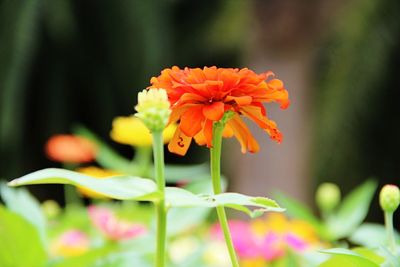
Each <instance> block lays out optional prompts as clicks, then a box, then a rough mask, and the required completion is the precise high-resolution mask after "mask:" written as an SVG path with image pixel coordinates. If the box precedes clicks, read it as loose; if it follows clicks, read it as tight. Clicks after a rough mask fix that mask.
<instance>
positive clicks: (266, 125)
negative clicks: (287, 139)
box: [240, 106, 282, 143]
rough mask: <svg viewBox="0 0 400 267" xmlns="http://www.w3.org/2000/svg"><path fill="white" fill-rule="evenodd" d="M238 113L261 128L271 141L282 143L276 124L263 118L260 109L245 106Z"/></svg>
mask: <svg viewBox="0 0 400 267" xmlns="http://www.w3.org/2000/svg"><path fill="white" fill-rule="evenodd" d="M240 111H242V113H243V114H244V115H245V116H246V117H248V118H250V119H251V120H253V121H254V122H255V123H257V125H258V126H260V127H261V128H263V129H264V130H265V131H266V132H267V133H268V134H269V136H270V137H271V139H273V140H275V141H277V142H278V143H281V142H282V134H281V133H280V131H279V130H278V128H277V126H276V123H275V122H274V121H272V120H270V119H268V118H267V117H266V116H264V115H263V114H262V110H261V108H260V107H255V106H246V107H242V108H241V109H240Z"/></svg>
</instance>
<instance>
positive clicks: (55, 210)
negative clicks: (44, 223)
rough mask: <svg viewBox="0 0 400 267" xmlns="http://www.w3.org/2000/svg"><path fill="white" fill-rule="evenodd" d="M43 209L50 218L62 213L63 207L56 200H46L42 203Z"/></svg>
mask: <svg viewBox="0 0 400 267" xmlns="http://www.w3.org/2000/svg"><path fill="white" fill-rule="evenodd" d="M42 210H43V212H44V214H45V215H46V216H47V217H48V218H51V219H52V218H55V217H57V216H58V215H59V214H60V213H61V208H60V206H59V205H58V203H57V202H56V201H54V200H46V201H45V202H43V203H42Z"/></svg>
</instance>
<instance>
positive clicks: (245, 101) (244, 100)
mask: <svg viewBox="0 0 400 267" xmlns="http://www.w3.org/2000/svg"><path fill="white" fill-rule="evenodd" d="M225 100H226V101H227V102H228V101H235V102H236V103H237V104H238V105H239V106H244V105H250V104H251V102H252V101H253V98H252V97H251V96H230V95H228V96H227V97H226V98H225Z"/></svg>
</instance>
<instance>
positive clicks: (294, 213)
mask: <svg viewBox="0 0 400 267" xmlns="http://www.w3.org/2000/svg"><path fill="white" fill-rule="evenodd" d="M275 198H276V199H277V201H278V202H279V203H280V204H281V205H282V206H283V207H285V209H286V211H287V213H288V214H289V215H290V216H291V217H293V218H296V219H300V220H304V221H306V222H308V223H310V224H311V225H312V226H313V227H314V228H315V230H316V231H317V232H318V234H319V236H321V237H322V238H324V239H328V240H330V239H331V237H330V236H329V233H328V232H327V231H326V229H325V227H324V225H323V224H322V223H321V221H320V220H319V219H318V218H317V217H316V216H314V214H313V212H312V211H311V209H309V208H308V207H307V206H306V205H304V204H303V203H301V202H300V201H297V200H295V199H293V198H290V197H288V196H286V195H284V194H282V193H277V194H275Z"/></svg>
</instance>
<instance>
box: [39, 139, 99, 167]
mask: <svg viewBox="0 0 400 267" xmlns="http://www.w3.org/2000/svg"><path fill="white" fill-rule="evenodd" d="M45 150H46V154H47V156H48V157H49V158H50V159H51V160H54V161H58V162H64V163H85V162H91V161H93V160H94V158H95V156H96V146H95V145H94V144H93V143H92V142H90V141H89V140H87V139H85V138H83V137H80V136H75V135H67V134H60V135H54V136H52V137H51V138H50V139H49V140H48V141H47V143H46V146H45Z"/></svg>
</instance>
